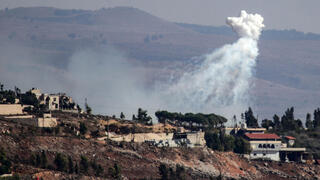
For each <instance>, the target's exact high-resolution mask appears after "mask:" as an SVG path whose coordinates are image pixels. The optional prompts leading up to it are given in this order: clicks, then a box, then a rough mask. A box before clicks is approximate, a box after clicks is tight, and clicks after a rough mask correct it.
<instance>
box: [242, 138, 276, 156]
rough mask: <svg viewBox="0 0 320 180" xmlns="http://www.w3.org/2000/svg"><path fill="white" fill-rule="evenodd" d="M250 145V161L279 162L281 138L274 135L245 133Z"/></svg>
mask: <svg viewBox="0 0 320 180" xmlns="http://www.w3.org/2000/svg"><path fill="white" fill-rule="evenodd" d="M244 138H245V139H247V140H248V141H249V143H250V147H251V150H252V151H251V153H250V159H268V160H273V161H280V155H279V151H280V149H281V138H280V137H279V136H278V135H276V134H261V133H245V135H244Z"/></svg>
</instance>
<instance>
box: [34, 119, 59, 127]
mask: <svg viewBox="0 0 320 180" xmlns="http://www.w3.org/2000/svg"><path fill="white" fill-rule="evenodd" d="M57 125H58V123H57V119H56V118H52V117H50V118H38V119H37V126H38V127H56V126H57Z"/></svg>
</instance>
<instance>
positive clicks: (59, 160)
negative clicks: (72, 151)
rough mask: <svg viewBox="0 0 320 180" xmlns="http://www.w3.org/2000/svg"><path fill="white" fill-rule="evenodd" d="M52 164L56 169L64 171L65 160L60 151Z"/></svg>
mask: <svg viewBox="0 0 320 180" xmlns="http://www.w3.org/2000/svg"><path fill="white" fill-rule="evenodd" d="M54 164H55V165H56V167H57V170H58V171H65V170H66V167H67V160H66V158H65V157H64V155H62V154H61V153H58V154H57V155H56V157H55V159H54Z"/></svg>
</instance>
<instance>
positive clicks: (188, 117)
mask: <svg viewBox="0 0 320 180" xmlns="http://www.w3.org/2000/svg"><path fill="white" fill-rule="evenodd" d="M155 115H156V117H157V118H158V121H159V122H160V123H165V122H166V121H170V122H173V123H175V124H177V125H179V126H181V125H182V124H183V123H184V122H185V123H188V124H189V125H190V128H192V126H193V124H198V125H199V126H201V127H202V128H207V129H211V128H215V127H221V126H223V123H225V122H227V119H226V118H224V117H222V116H219V115H216V114H213V113H211V114H202V113H197V114H193V113H186V114H182V113H177V112H168V111H157V112H156V113H155Z"/></svg>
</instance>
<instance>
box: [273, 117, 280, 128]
mask: <svg viewBox="0 0 320 180" xmlns="http://www.w3.org/2000/svg"><path fill="white" fill-rule="evenodd" d="M273 124H274V128H275V129H281V122H280V118H279V116H278V115H276V114H275V115H274V116H273Z"/></svg>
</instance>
